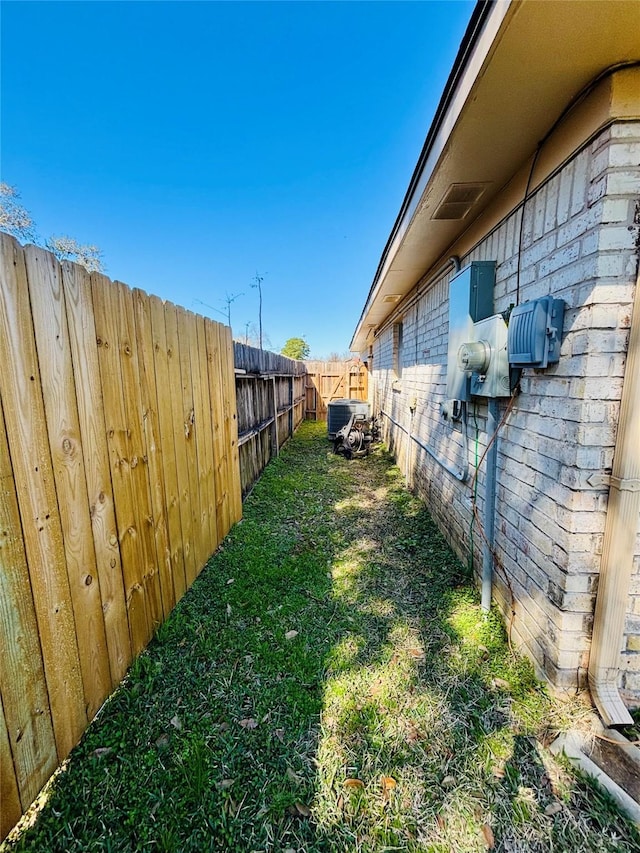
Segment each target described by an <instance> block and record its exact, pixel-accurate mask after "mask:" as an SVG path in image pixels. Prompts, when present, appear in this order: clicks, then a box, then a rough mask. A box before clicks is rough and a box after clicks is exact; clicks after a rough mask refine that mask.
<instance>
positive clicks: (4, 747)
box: [0, 702, 22, 838]
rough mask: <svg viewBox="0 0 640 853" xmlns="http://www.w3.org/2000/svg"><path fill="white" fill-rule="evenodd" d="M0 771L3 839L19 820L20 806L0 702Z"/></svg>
mask: <svg viewBox="0 0 640 853" xmlns="http://www.w3.org/2000/svg"><path fill="white" fill-rule="evenodd" d="M0 769H1V770H2V773H0V838H4V837H5V835H7V833H9V832H11V829H12V828H13V826H14V825H15V824H16V823H17V822H18V821H19V820H20V815H21V814H22V806H21V805H20V796H19V793H18V782H17V780H16V775H15V773H14V768H13V762H12V760H11V747H10V746H9V737H8V734H7V724H6V721H5V718H4V714H3V712H2V702H0Z"/></svg>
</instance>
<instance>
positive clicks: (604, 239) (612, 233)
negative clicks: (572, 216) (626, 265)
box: [598, 225, 635, 252]
mask: <svg viewBox="0 0 640 853" xmlns="http://www.w3.org/2000/svg"><path fill="white" fill-rule="evenodd" d="M634 237H635V235H634V231H633V229H631V228H628V227H626V226H623V225H618V226H613V225H609V226H605V227H603V228H601V229H600V241H599V246H598V248H599V249H600V251H603V252H606V251H607V250H609V249H629V250H633V249H634V248H635V243H634Z"/></svg>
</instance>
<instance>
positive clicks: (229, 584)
mask: <svg viewBox="0 0 640 853" xmlns="http://www.w3.org/2000/svg"><path fill="white" fill-rule="evenodd" d="M235 582H236V579H235V578H229V580H228V581H227V586H231V584H232V583H235Z"/></svg>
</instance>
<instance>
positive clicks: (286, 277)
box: [0, 0, 474, 356]
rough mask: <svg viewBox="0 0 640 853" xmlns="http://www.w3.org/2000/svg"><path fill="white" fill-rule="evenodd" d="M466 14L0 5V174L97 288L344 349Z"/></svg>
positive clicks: (398, 8)
mask: <svg viewBox="0 0 640 853" xmlns="http://www.w3.org/2000/svg"><path fill="white" fill-rule="evenodd" d="M473 5H474V4H473V2H467V0H455V2H451V1H450V2H400V0H397V1H396V2H373V3H369V2H317V3H316V2H280V3H271V2H219V3H213V2H212V3H210V2H67V3H59V2H7V0H4V2H2V5H1V28H2V29H1V33H2V36H1V37H2V43H1V48H2V55H1V72H2V76H1V96H2V97H1V112H0V118H1V126H0V132H1V136H0V156H1V159H0V175H1V179H2V181H4V182H6V183H9V184H12V185H14V186H16V187H17V188H18V189H19V191H20V192H21V194H22V202H23V204H24V206H25V207H26V208H27V209H28V210H29V211H30V212H31V214H32V216H33V218H34V220H35V222H36V225H37V227H38V230H39V232H40V233H41V234H42V235H43V236H49V235H51V234H68V235H70V236H73V237H75V238H76V239H77V240H78V241H80V242H83V243H97V244H98V245H99V246H100V247H101V248H102V250H103V252H104V260H105V263H106V267H107V273H108V275H109V276H110V277H111V278H117V279H120V280H121V281H125V282H126V283H127V284H129V285H131V286H132V287H141V288H143V289H144V290H146V291H148V292H150V293H155V294H157V295H158V296H161V297H162V298H164V299H170V300H172V301H174V302H176V303H178V304H181V305H184V306H185V307H187V308H189V309H191V310H194V311H198V312H200V313H204V314H207V315H208V316H211V317H213V318H214V319H216V320H222V319H223V318H222V316H221V315H220V314H219V313H217V312H216V311H212V310H211V309H209V308H206V307H204V306H203V305H202V304H201V303H203V302H204V303H207V304H208V305H210V306H213V308H217V309H218V310H222V311H224V310H226V306H225V298H226V296H227V295H229V296H235V295H236V294H243V295H242V296H239V297H238V298H237V299H236V300H235V301H234V302H233V304H232V305H231V321H232V326H233V329H234V335H235V336H236V337H239V338H242V337H243V336H244V334H245V331H246V324H247V323H253V324H257V319H258V307H257V303H258V298H257V292H256V290H255V289H252V288H251V281H252V278H253V277H254V276H255V274H256V272H259V273H260V274H261V275H262V274H263V275H264V282H263V294H264V296H263V298H264V306H263V325H264V329H265V332H266V333H267V334H268V336H269V339H270V341H271V344H272V347H273V349H276V350H278V349H280V347H281V346H282V345H283V344H284V342H285V340H286V339H287V338H288V337H292V336H304V337H305V338H306V339H307V341H308V342H309V344H310V346H311V351H312V354H313V355H316V356H325V355H327V354H328V353H329V352H331V351H332V350H335V351H341V352H342V351H345V350H347V349H348V346H349V342H350V340H351V336H352V333H353V330H354V328H355V326H356V323H357V321H358V318H359V316H360V312H361V310H362V306H363V304H364V301H365V298H366V295H367V293H368V291H369V287H370V285H371V282H372V279H373V275H374V273H375V270H376V267H377V265H378V261H379V259H380V255H381V253H382V250H383V248H384V245H385V242H386V240H387V237H388V235H389V232H390V230H391V227H392V225H393V223H394V221H395V218H396V215H397V213H398V210H399V207H400V204H401V201H402V199H403V197H404V193H405V190H406V188H407V185H408V182H409V179H410V177H411V173H412V171H413V168H414V165H415V163H416V161H417V158H418V154H419V152H420V149H421V147H422V144H423V141H424V138H425V135H426V132H427V130H428V128H429V125H430V123H431V119H432V117H433V114H434V111H435V108H436V106H437V103H438V100H439V98H440V94H441V92H442V89H443V87H444V84H445V81H446V79H447V76H448V74H449V71H450V69H451V66H452V63H453V60H454V58H455V54H456V52H457V49H458V45H459V43H460V40H461V38H462V35H463V33H464V30H465V27H466V24H467V21H468V19H469V17H470V15H471V11H472V8H473Z"/></svg>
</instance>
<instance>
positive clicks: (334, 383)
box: [305, 359, 369, 421]
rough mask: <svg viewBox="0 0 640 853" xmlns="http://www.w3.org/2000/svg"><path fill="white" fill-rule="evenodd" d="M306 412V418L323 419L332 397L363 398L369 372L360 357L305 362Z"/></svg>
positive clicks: (365, 393) (366, 391)
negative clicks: (347, 359) (345, 359)
mask: <svg viewBox="0 0 640 853" xmlns="http://www.w3.org/2000/svg"><path fill="white" fill-rule="evenodd" d="M305 368H306V374H307V377H306V384H305V395H306V400H305V411H306V417H307V420H314V421H326V419H327V403H330V402H331V401H332V400H366V399H367V393H368V382H367V379H368V375H369V374H368V372H367V367H366V365H365V364H364V363H363V362H361V361H360V360H359V359H354V360H353V361H306V362H305Z"/></svg>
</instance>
